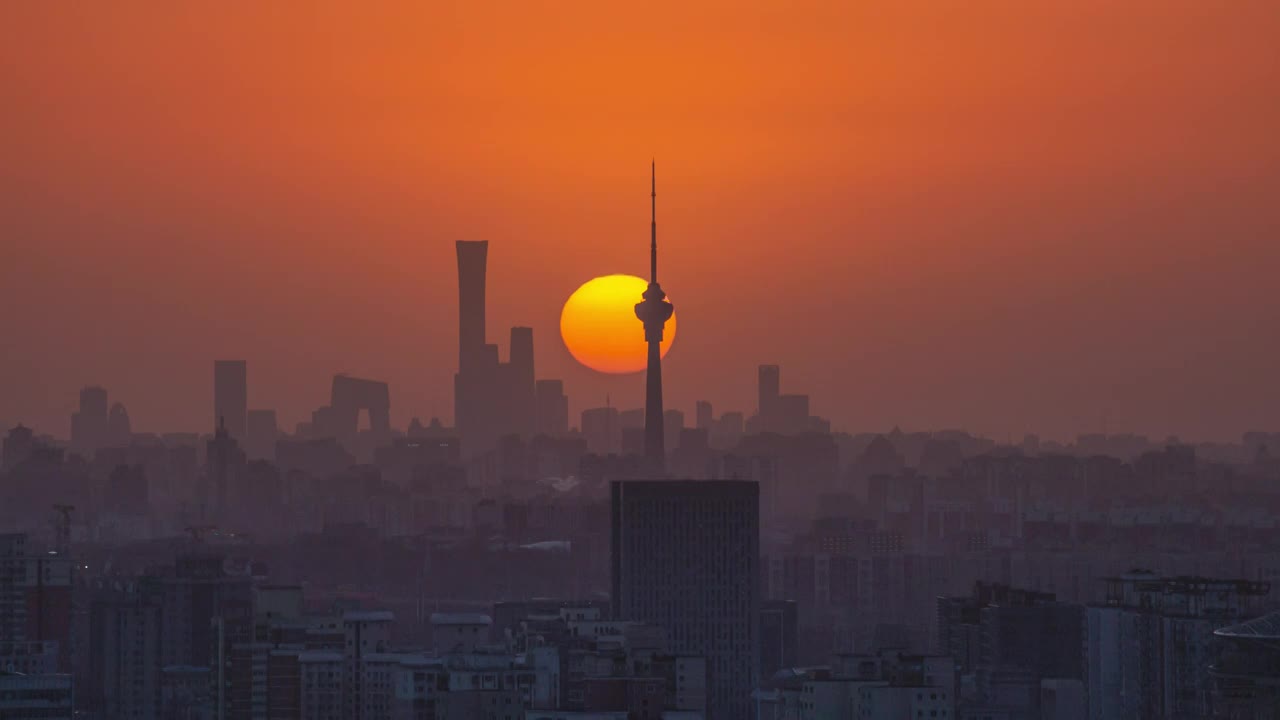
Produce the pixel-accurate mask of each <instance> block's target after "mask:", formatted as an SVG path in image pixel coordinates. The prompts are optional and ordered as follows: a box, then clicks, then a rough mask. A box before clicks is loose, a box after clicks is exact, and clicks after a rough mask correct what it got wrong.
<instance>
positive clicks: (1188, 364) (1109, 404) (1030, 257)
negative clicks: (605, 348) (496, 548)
mask: <svg viewBox="0 0 1280 720" xmlns="http://www.w3.org/2000/svg"><path fill="white" fill-rule="evenodd" d="M370 6H376V7H370ZM1277 37H1280V3H1276V2H1275V1H1274V0H1232V1H1231V2H1227V3H1210V2H1202V1H1201V0H1126V1H1125V2H1115V1H1114V0H1072V1H1070V2H1068V1H1066V0H1063V1H1062V2H1051V1H1050V0H1044V1H1041V2H1026V0H1007V1H1004V2H959V1H956V2H947V1H946V0H937V1H932V0H930V1H924V0H918V1H914V0H905V1H901V2H899V1H889V0H886V1H884V2H877V3H861V2H830V3H820V2H792V3H781V2H776V3H751V2H699V3H689V2H681V1H677V0H655V1H652V2H645V3H598V2H576V1H575V2H569V1H560V2H467V3H457V4H455V5H445V4H440V3H427V2H403V3H391V2H381V3H354V2H342V3H337V2H329V3H321V2H312V3H248V2H245V3H217V2H189V3H165V2H128V1H122V2H113V3H95V2H82V3H57V2H50V3H39V2H32V3H18V2H14V3H5V4H4V5H3V7H2V8H0V243H2V245H0V247H2V248H3V253H2V254H0V304H2V305H3V308H2V312H0V333H2V335H3V337H4V339H5V348H6V350H5V352H4V353H0V420H7V421H17V420H23V421H25V422H27V423H34V424H36V425H37V426H38V427H40V428H41V429H46V430H48V431H51V432H55V433H58V434H62V433H65V432H66V431H67V427H68V420H67V415H68V414H69V413H70V412H71V410H72V409H73V408H74V405H75V400H76V391H77V389H78V388H79V386H80V385H82V384H85V383H100V384H102V385H104V386H106V387H107V388H108V389H109V390H110V391H111V394H112V397H113V399H119V400H123V401H124V402H125V403H126V405H127V406H128V408H129V410H130V414H131V415H132V417H133V421H134V426H135V428H137V429H140V430H157V429H167V428H181V429H189V430H201V431H204V430H207V429H208V427H207V426H208V424H209V420H208V419H209V418H210V416H211V412H212V411H211V403H212V401H211V382H212V380H211V377H212V370H211V365H212V361H213V359H214V358H215V357H239V358H245V359H247V360H248V361H249V373H250V406H251V407H275V408H278V409H279V410H280V412H281V416H282V420H283V421H284V422H285V424H286V425H287V426H288V427H289V428H292V425H293V423H294V422H296V421H297V420H300V419H303V417H304V416H305V414H306V413H309V411H310V409H312V408H314V407H315V406H317V405H320V404H322V403H323V402H324V401H325V397H326V393H327V389H328V378H329V377H330V376H331V375H332V374H333V373H334V372H338V371H346V372H350V373H352V374H356V375H361V376H365V377H372V378H379V379H385V380H388V381H390V382H391V384H392V393H393V400H392V402H393V416H394V417H393V419H394V421H395V422H396V423H397V424H400V425H402V424H403V423H405V422H407V420H408V418H409V417H411V416H413V415H420V416H423V417H424V419H425V418H426V417H429V416H431V415H441V416H443V417H445V418H448V416H449V415H451V413H452V399H451V390H452V382H451V374H452V372H453V371H454V367H453V365H454V363H455V362H456V358H457V354H456V335H457V329H456V322H457V309H456V307H457V306H456V280H455V270H454V264H453V241H454V240H455V239H459V238H466V239H488V240H490V241H491V248H490V275H489V277H490V293H489V305H490V313H489V328H490V339H491V340H492V341H499V342H501V343H502V345H503V346H504V348H505V344H506V338H505V328H506V327H508V326H510V325H513V324H529V325H533V326H534V327H535V328H536V336H535V337H536V343H537V362H538V375H539V376H540V377H563V378H564V379H565V380H566V382H567V383H568V385H569V391H570V393H571V403H572V412H573V413H574V417H575V418H576V414H577V412H578V411H579V410H580V409H581V408H582V407H585V406H593V405H598V404H601V403H602V402H603V399H604V396H605V394H606V393H609V394H611V395H612V396H613V399H614V402H615V403H617V404H621V405H624V406H625V405H638V403H639V401H640V397H641V393H642V390H643V380H642V377H641V376H638V375H637V376H626V377H606V376H599V375H595V374H593V373H590V372H588V371H586V370H584V369H582V368H579V367H577V366H576V365H575V364H574V363H573V361H572V359H571V358H570V357H569V356H568V353H567V352H566V351H565V350H564V348H563V346H562V345H561V344H560V342H559V340H558V337H557V334H556V328H557V320H558V317H559V311H560V305H561V303H562V302H563V301H564V299H565V298H566V297H567V296H568V294H569V293H570V292H572V291H573V289H574V288H576V287H577V286H578V285H579V284H581V283H582V282H584V281H585V280H587V279H589V278H590V277H593V276H595V275H601V274H607V273H614V272H629V273H643V272H644V270H645V263H646V261H647V256H646V248H645V244H646V241H647V235H648V210H649V209H648V197H647V192H648V167H647V165H648V161H649V158H650V157H651V156H653V155H656V156H657V162H658V183H659V187H658V192H659V198H658V202H659V240H660V243H661V245H662V252H663V265H664V270H663V284H664V286H665V287H667V288H668V290H669V291H670V292H671V294H672V295H673V296H674V297H677V298H679V307H678V312H679V313H680V321H681V332H680V339H679V340H678V341H677V343H676V346H675V347H674V348H673V350H672V351H671V353H670V355H669V356H668V358H667V365H666V368H667V369H666V372H665V378H664V380H665V382H666V384H667V389H668V405H669V406H670V405H675V406H677V407H682V408H684V409H685V410H686V412H689V413H690V414H691V413H692V405H693V401H694V400H695V399H696V398H697V397H706V398H707V399H710V400H712V401H713V402H714V403H715V404H716V405H717V408H718V409H733V408H737V409H745V410H748V411H749V410H751V409H753V406H754V400H753V397H754V394H753V393H754V367H755V365H756V364H758V363H760V362H778V363H781V364H782V366H783V386H784V391H791V392H810V393H811V394H813V395H814V401H813V408H814V410H815V412H817V413H819V414H822V415H827V416H831V417H832V418H833V419H834V420H835V422H836V425H837V426H838V427H841V428H846V429H850V430H862V429H881V428H886V427H888V426H890V425H892V424H895V423H897V424H901V425H902V426H903V427H906V428H938V427H944V426H965V427H969V428H971V429H974V430H977V431H981V432H986V433H990V434H993V435H996V436H998V437H1004V436H1005V434H1006V433H1010V432H1013V433H1015V434H1017V433H1020V432H1022V431H1024V430H1035V431H1039V432H1041V433H1044V434H1046V435H1050V436H1069V435H1072V434H1074V433H1075V432H1077V431H1081V430H1085V431H1091V430H1097V429H1099V428H1100V427H1101V426H1102V423H1103V418H1104V417H1105V418H1107V420H1106V422H1107V424H1108V428H1109V429H1111V430H1115V431H1122V430H1133V431H1143V432H1149V433H1153V434H1159V435H1163V434H1165V433H1179V434H1182V435H1185V436H1188V437H1220V438H1225V437H1234V436H1236V435H1237V434H1238V433H1239V432H1240V431H1242V430H1244V429H1246V428H1250V427H1267V428H1272V429H1276V428H1280V377H1278V375H1277V372H1276V369H1275V368H1276V367H1277V361H1278V360H1280V339H1278V337H1280V333H1278V331H1277V328H1280V301H1277V278H1278V277H1280V201H1278V199H1277V198H1278V196H1280V133H1277V131H1276V128H1278V127H1280V90H1277V88H1280V43H1278V42H1276V38H1277ZM637 332H640V330H639V328H638V327H637ZM504 352H505V349H504Z"/></svg>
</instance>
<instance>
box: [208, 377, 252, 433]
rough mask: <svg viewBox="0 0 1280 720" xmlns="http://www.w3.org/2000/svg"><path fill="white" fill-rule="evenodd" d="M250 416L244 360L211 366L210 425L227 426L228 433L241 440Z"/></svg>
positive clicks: (247, 379) (247, 378)
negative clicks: (211, 401)
mask: <svg viewBox="0 0 1280 720" xmlns="http://www.w3.org/2000/svg"><path fill="white" fill-rule="evenodd" d="M248 413H249V366H248V363H246V362H245V361H244V360H215V361H214V363H213V426H214V427H218V425H219V423H220V422H223V421H225V422H226V424H227V433H229V434H230V435H231V437H233V438H235V439H236V440H240V441H243V440H244V438H245V431H246V429H247V425H248Z"/></svg>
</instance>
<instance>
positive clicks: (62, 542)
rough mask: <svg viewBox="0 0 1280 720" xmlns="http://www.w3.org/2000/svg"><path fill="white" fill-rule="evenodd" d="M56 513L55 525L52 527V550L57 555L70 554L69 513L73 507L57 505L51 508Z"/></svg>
mask: <svg viewBox="0 0 1280 720" xmlns="http://www.w3.org/2000/svg"><path fill="white" fill-rule="evenodd" d="M53 509H54V512H56V513H58V520H57V523H56V524H55V525H54V526H53V548H54V550H55V551H57V553H58V554H59V555H69V554H70V553H71V513H72V511H74V510H75V509H76V506H75V505H64V504H61V503H59V504H57V505H54V506H53Z"/></svg>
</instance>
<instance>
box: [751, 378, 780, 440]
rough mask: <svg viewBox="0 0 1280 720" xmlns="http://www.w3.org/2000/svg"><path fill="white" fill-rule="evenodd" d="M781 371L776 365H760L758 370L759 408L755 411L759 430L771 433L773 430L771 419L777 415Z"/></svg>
mask: <svg viewBox="0 0 1280 720" xmlns="http://www.w3.org/2000/svg"><path fill="white" fill-rule="evenodd" d="M781 376H782V370H781V368H779V367H778V366H777V365H761V366H760V370H759V381H758V385H759V392H760V406H759V407H758V408H757V409H756V412H757V413H758V414H759V418H760V420H759V422H760V427H759V429H760V430H763V431H772V430H773V429H774V428H773V426H774V424H775V423H774V421H773V418H774V416H775V415H776V414H777V405H778V394H779V393H780V392H781V391H782V377H781Z"/></svg>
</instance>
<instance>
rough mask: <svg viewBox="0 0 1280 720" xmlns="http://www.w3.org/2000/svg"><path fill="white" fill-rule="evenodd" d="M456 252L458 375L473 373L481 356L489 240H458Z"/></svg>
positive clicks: (482, 350)
mask: <svg viewBox="0 0 1280 720" xmlns="http://www.w3.org/2000/svg"><path fill="white" fill-rule="evenodd" d="M457 249H458V372H461V373H463V374H467V373H468V371H473V370H474V369H475V366H476V365H477V364H478V360H479V358H480V357H481V356H482V355H483V354H484V344H485V338H484V336H485V332H484V294H485V293H484V286H485V282H484V279H485V265H486V264H487V261H488V257H489V241H488V240H459V241H458V242H457Z"/></svg>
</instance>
